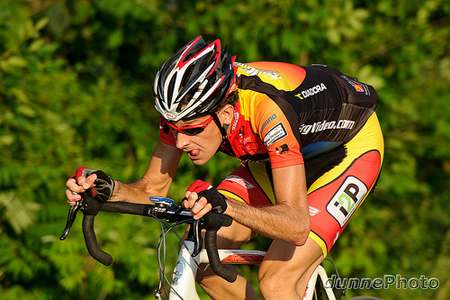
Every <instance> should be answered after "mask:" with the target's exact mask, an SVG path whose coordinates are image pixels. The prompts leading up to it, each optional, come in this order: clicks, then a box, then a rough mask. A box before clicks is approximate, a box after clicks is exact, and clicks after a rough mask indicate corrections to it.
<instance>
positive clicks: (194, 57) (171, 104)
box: [153, 36, 237, 122]
mask: <svg viewBox="0 0 450 300" xmlns="http://www.w3.org/2000/svg"><path fill="white" fill-rule="evenodd" d="M227 48H228V46H227V47H225V49H224V50H223V51H221V49H220V40H215V41H214V42H213V43H211V44H209V45H208V44H206V43H205V42H204V41H203V38H202V37H201V36H199V37H197V38H196V39H194V40H192V41H191V42H189V43H188V44H187V45H185V46H184V47H183V48H181V49H180V50H178V52H177V53H175V54H174V55H173V56H172V57H171V58H169V60H167V61H166V62H165V63H164V65H163V66H162V67H161V69H160V70H159V71H158V73H157V74H156V78H155V82H154V85H153V94H154V96H155V108H156V110H157V111H158V112H159V113H160V114H161V115H162V116H163V117H164V118H165V119H167V120H169V121H174V122H176V121H178V120H181V119H187V118H192V117H196V116H200V115H203V114H208V113H211V112H212V111H213V110H214V109H215V108H217V107H218V106H220V105H221V104H222V103H223V101H224V100H225V96H226V95H228V94H229V93H230V92H231V91H232V89H233V87H234V85H235V82H236V71H237V68H236V67H234V66H233V63H234V60H235V56H233V57H230V56H229V55H228V53H227Z"/></svg>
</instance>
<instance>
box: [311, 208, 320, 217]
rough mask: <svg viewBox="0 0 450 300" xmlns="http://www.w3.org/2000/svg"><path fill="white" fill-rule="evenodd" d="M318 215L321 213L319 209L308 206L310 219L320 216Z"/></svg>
mask: <svg viewBox="0 0 450 300" xmlns="http://www.w3.org/2000/svg"><path fill="white" fill-rule="evenodd" d="M320 213H321V210H320V209H318V208H315V207H313V206H309V216H310V217H314V216H315V215H317V214H320Z"/></svg>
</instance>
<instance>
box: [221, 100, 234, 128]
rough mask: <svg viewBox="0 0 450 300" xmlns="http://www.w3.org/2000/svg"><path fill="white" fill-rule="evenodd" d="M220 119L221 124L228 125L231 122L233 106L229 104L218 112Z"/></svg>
mask: <svg viewBox="0 0 450 300" xmlns="http://www.w3.org/2000/svg"><path fill="white" fill-rule="evenodd" d="M219 115H220V119H221V121H222V124H224V125H225V124H226V125H230V124H231V121H233V115H234V106H233V105H231V104H225V105H224V107H222V108H221V109H220V111H219Z"/></svg>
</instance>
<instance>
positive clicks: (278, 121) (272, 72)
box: [160, 62, 384, 256]
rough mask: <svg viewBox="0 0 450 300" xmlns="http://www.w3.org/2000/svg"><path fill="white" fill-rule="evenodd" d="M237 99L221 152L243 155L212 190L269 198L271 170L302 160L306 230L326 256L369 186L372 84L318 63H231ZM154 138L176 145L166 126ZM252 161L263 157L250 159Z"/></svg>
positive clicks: (376, 148)
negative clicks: (236, 77)
mask: <svg viewBox="0 0 450 300" xmlns="http://www.w3.org/2000/svg"><path fill="white" fill-rule="evenodd" d="M236 64H237V66H238V67H239V69H238V74H239V81H238V86H237V91H238V93H239V102H238V103H237V104H236V106H235V114H234V118H233V121H232V123H231V124H230V127H231V131H230V133H229V134H228V135H227V143H228V145H226V147H225V146H222V147H221V148H220V150H221V151H223V152H225V153H228V154H230V155H233V156H236V157H238V158H239V159H240V160H241V161H243V162H246V164H245V167H244V166H241V167H238V168H237V169H236V170H235V171H234V172H233V173H232V174H230V175H229V176H228V177H227V178H225V179H224V180H223V181H222V183H221V184H220V185H219V186H218V187H217V189H218V190H219V191H220V192H221V193H222V194H224V195H226V196H228V197H231V198H234V199H236V200H239V201H243V202H246V203H248V204H251V205H254V206H267V205H273V204H276V198H275V193H274V191H273V184H272V176H271V169H274V168H281V167H288V166H293V165H297V164H303V163H304V164H305V173H306V181H307V182H306V184H307V187H308V204H309V213H310V219H311V232H310V235H309V237H310V238H311V239H313V240H314V241H316V242H317V244H318V245H319V246H320V247H321V248H322V251H323V255H324V256H326V255H327V253H328V252H329V250H330V249H331V247H332V246H333V245H334V243H335V242H336V240H337V239H338V237H339V236H340V235H341V233H342V231H343V230H344V228H345V227H346V225H347V224H348V222H349V220H350V218H351V217H352V216H353V214H354V212H355V211H356V209H357V208H358V207H359V206H360V205H361V204H362V203H363V202H364V200H365V199H366V197H367V196H368V195H369V194H370V191H372V190H374V188H375V186H376V182H377V178H378V176H379V173H380V171H381V165H382V162H383V156H384V145H383V137H382V133H381V128H380V125H379V122H378V119H377V116H376V114H375V112H374V111H375V108H376V106H377V101H378V96H377V93H376V92H375V90H374V89H373V87H371V86H370V85H367V84H364V83H361V82H359V81H358V80H357V79H356V78H353V77H350V76H346V75H344V74H342V73H341V72H339V71H338V70H336V69H333V68H331V67H328V66H324V65H312V66H309V67H299V66H294V65H291V64H285V63H275V62H255V63H249V64H241V63H236ZM160 136H161V140H162V141H163V142H165V143H168V144H170V145H175V139H174V136H173V135H172V134H170V132H169V131H168V130H167V131H164V130H161V135H160ZM253 162H265V163H263V164H261V163H253Z"/></svg>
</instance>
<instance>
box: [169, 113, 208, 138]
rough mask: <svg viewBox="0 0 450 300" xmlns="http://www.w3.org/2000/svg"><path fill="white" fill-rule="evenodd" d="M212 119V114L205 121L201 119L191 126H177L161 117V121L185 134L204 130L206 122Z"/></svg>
mask: <svg viewBox="0 0 450 300" xmlns="http://www.w3.org/2000/svg"><path fill="white" fill-rule="evenodd" d="M213 119H214V118H213V116H209V118H208V119H206V120H205V121H203V122H201V123H199V124H196V125H192V126H184V127H177V126H175V125H173V124H172V123H170V122H169V121H167V120H166V119H164V118H162V122H163V123H164V124H166V125H167V126H169V127H170V128H172V129H173V130H175V131H177V132H179V133H182V134H187V135H196V134H199V133H202V132H203V130H205V128H206V126H208V124H209V123H211V121H212V120H213Z"/></svg>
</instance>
